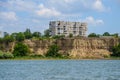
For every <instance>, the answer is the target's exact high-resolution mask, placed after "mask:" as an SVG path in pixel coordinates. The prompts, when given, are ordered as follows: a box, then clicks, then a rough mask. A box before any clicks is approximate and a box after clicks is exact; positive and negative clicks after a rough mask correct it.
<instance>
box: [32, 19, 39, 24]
mask: <svg viewBox="0 0 120 80" xmlns="http://www.w3.org/2000/svg"><path fill="white" fill-rule="evenodd" d="M32 22H34V23H40V21H39V20H37V19H33V20H32Z"/></svg>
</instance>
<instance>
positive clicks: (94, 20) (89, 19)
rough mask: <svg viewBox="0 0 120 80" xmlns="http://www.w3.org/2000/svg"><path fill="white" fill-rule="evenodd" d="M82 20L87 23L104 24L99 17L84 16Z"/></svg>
mask: <svg viewBox="0 0 120 80" xmlns="http://www.w3.org/2000/svg"><path fill="white" fill-rule="evenodd" d="M84 21H85V22H87V23H88V24H91V25H95V26H96V25H101V24H104V21H103V20H101V19H94V18H93V17H92V16H89V17H86V19H85V20H84Z"/></svg>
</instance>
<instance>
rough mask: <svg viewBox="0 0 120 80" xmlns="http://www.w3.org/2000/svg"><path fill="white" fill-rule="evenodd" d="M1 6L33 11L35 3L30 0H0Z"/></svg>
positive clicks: (14, 9) (13, 9)
mask: <svg viewBox="0 0 120 80" xmlns="http://www.w3.org/2000/svg"><path fill="white" fill-rule="evenodd" d="M0 4H1V6H2V7H4V8H7V9H9V10H12V11H33V10H34V9H35V8H36V6H37V4H36V3H35V2H33V1H30V0H6V1H1V2H0Z"/></svg>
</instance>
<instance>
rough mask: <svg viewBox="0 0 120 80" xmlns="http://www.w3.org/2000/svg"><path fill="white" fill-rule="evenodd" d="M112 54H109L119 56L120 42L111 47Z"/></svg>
mask: <svg viewBox="0 0 120 80" xmlns="http://www.w3.org/2000/svg"><path fill="white" fill-rule="evenodd" d="M112 52H113V54H111V56H116V57H120V44H119V45H117V46H114V47H113V48H112Z"/></svg>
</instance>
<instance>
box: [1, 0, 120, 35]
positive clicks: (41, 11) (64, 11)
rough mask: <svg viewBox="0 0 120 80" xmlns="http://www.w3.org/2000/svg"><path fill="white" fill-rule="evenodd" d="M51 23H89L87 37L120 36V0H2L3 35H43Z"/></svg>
mask: <svg viewBox="0 0 120 80" xmlns="http://www.w3.org/2000/svg"><path fill="white" fill-rule="evenodd" d="M50 21H74V22H87V23H88V31H87V34H90V33H97V34H103V33H104V32H109V33H111V34H113V33H120V0H0V31H2V32H8V33H13V32H24V31H25V30H26V28H29V29H30V30H31V31H32V32H35V31H39V32H41V33H43V32H44V30H46V29H48V28H49V22H50Z"/></svg>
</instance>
